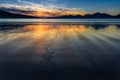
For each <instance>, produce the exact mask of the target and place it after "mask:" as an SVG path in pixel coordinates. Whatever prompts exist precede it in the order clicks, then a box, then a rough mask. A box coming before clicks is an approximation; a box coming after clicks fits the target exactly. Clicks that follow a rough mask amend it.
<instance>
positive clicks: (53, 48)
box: [0, 19, 120, 80]
mask: <svg viewBox="0 0 120 80" xmlns="http://www.w3.org/2000/svg"><path fill="white" fill-rule="evenodd" d="M0 75H1V76H0V80H120V19H86V20H85V19H70V20H68V19H43V20H42V19H36V20H35V19H30V20H29V19H17V20H16V19H0Z"/></svg>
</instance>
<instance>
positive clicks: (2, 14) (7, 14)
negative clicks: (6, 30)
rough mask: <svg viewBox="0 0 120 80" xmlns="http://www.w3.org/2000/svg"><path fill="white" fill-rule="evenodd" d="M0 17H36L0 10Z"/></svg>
mask: <svg viewBox="0 0 120 80" xmlns="http://www.w3.org/2000/svg"><path fill="white" fill-rule="evenodd" d="M0 18H36V17H33V16H27V15H22V14H15V13H10V12H6V11H0Z"/></svg>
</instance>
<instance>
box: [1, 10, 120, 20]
mask: <svg viewBox="0 0 120 80" xmlns="http://www.w3.org/2000/svg"><path fill="white" fill-rule="evenodd" d="M0 18H41V17H36V16H27V15H22V14H16V13H10V12H6V11H0ZM46 18H120V14H118V15H116V16H112V15H109V14H106V13H99V12H98V13H94V14H86V15H84V16H81V15H63V16H57V17H46Z"/></svg>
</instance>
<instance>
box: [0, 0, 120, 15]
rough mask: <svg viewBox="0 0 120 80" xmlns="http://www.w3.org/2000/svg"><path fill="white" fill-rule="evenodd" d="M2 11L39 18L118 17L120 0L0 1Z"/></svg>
mask: <svg viewBox="0 0 120 80" xmlns="http://www.w3.org/2000/svg"><path fill="white" fill-rule="evenodd" d="M0 10H4V11H8V12H12V13H19V14H25V15H31V16H39V17H50V16H52V17H53V16H63V15H85V14H92V13H96V12H101V13H108V14H111V15H117V14H119V13H120V0H0Z"/></svg>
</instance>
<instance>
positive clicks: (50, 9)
mask: <svg viewBox="0 0 120 80" xmlns="http://www.w3.org/2000/svg"><path fill="white" fill-rule="evenodd" d="M0 8H4V9H6V10H7V11H9V12H13V13H17V14H24V15H30V16H37V17H53V16H63V15H85V14H86V12H85V11H84V10H77V9H72V8H66V7H60V6H59V5H52V4H48V5H43V4H35V3H31V2H27V1H23V2H22V4H19V5H16V4H2V5H0Z"/></svg>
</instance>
